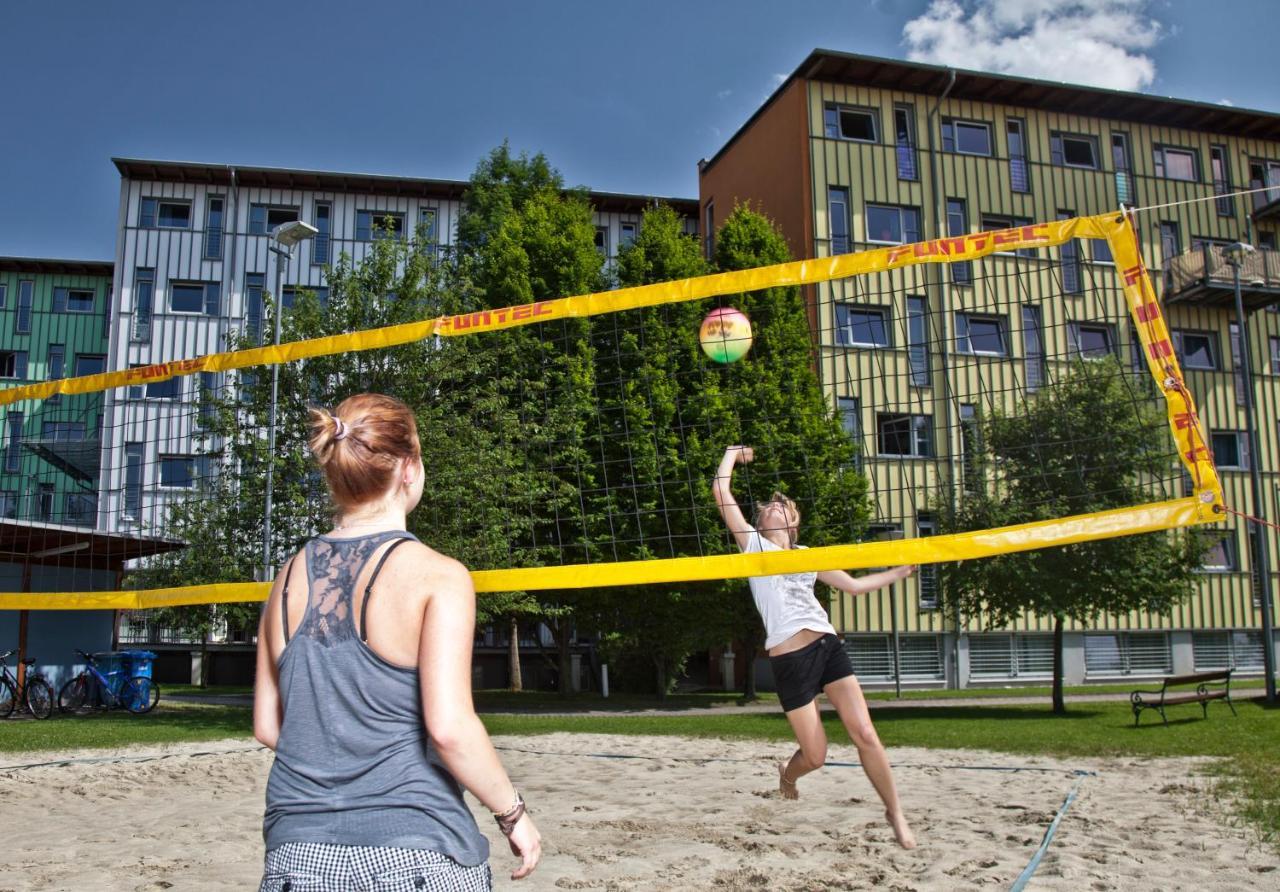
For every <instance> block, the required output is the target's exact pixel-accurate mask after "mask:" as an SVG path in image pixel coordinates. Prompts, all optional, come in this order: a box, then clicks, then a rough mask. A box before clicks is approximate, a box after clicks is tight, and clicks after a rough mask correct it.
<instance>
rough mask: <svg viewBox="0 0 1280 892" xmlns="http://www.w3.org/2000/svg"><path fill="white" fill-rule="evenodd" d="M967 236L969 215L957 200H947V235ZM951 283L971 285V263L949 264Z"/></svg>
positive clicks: (959, 200) (962, 204)
mask: <svg viewBox="0 0 1280 892" xmlns="http://www.w3.org/2000/svg"><path fill="white" fill-rule="evenodd" d="M968 234H969V215H968V213H967V212H966V211H965V206H964V202H963V201H962V200H961V199H959V198H948V199H947V235H950V236H958V235H968ZM951 281H952V282H954V283H955V284H957V285H972V284H973V263H972V262H971V261H968V260H960V261H957V262H955V263H953V264H951Z"/></svg>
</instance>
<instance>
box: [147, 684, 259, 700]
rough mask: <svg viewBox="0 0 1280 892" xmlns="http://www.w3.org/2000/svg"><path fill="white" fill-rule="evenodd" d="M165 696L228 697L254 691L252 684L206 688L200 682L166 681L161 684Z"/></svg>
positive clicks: (219, 685)
mask: <svg viewBox="0 0 1280 892" xmlns="http://www.w3.org/2000/svg"><path fill="white" fill-rule="evenodd" d="M160 692H161V694H162V695H163V696H168V695H170V694H177V695H179V696H200V697H228V696H237V695H244V694H252V693H253V685H251V684H211V685H209V686H208V687H206V688H202V687H200V685H198V684H173V683H172V682H168V681H166V682H164V683H162V684H161V685H160Z"/></svg>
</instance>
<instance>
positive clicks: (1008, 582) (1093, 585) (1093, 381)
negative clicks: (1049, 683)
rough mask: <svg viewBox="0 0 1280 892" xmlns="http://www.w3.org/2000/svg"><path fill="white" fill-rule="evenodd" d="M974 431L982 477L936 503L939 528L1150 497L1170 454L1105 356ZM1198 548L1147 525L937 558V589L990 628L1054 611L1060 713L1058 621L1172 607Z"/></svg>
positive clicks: (1186, 590)
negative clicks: (940, 562)
mask: <svg viewBox="0 0 1280 892" xmlns="http://www.w3.org/2000/svg"><path fill="white" fill-rule="evenodd" d="M976 439H977V442H976V443H972V447H973V449H974V461H975V462H976V467H978V468H981V469H983V471H984V472H985V476H986V478H987V479H985V480H984V481H983V483H982V485H980V486H979V487H978V488H977V490H976V491H975V492H972V493H967V494H966V495H965V496H964V498H963V499H962V500H961V501H960V503H959V505H958V506H956V507H955V508H954V509H953V508H952V507H951V506H949V505H941V506H939V515H940V520H941V523H940V526H941V528H942V530H943V531H944V532H962V531H967V530H978V529H987V528H990V527H998V526H1005V525H1008V524H1018V523H1028V522H1032V521H1037V520H1049V519H1054V518H1059V517H1065V516H1068V515H1072V514H1084V513H1089V512H1093V511H1105V510H1107V509H1111V508H1119V507H1127V506H1130V505H1135V504H1138V503H1140V502H1143V501H1146V500H1147V499H1146V494H1145V493H1144V491H1143V480H1144V479H1148V480H1149V479H1150V478H1151V477H1152V476H1155V475H1162V474H1167V469H1168V459H1169V455H1170V454H1171V452H1172V451H1173V450H1172V448H1171V447H1170V446H1168V443H1167V439H1168V433H1167V431H1166V430H1165V428H1164V424H1163V420H1162V419H1161V418H1160V417H1159V416H1158V413H1157V411H1156V407H1155V405H1154V404H1153V403H1152V402H1151V401H1150V400H1147V399H1144V398H1142V397H1139V396H1137V395H1135V393H1134V392H1133V391H1132V390H1131V384H1129V383H1127V382H1126V377H1125V373H1124V371H1123V369H1121V367H1120V365H1119V363H1117V362H1116V361H1115V360H1114V359H1110V358H1108V359H1104V360H1082V361H1080V362H1077V363H1076V364H1075V366H1074V367H1073V368H1072V369H1071V371H1070V373H1069V374H1068V375H1066V376H1064V378H1062V379H1061V380H1060V381H1059V382H1058V383H1057V384H1056V385H1055V386H1053V387H1051V388H1046V389H1045V390H1043V391H1041V392H1040V393H1039V394H1037V395H1036V396H1034V397H1031V398H1029V399H1027V400H1026V401H1025V402H1023V403H1022V404H1021V405H1019V406H1018V407H1017V409H1016V410H1015V411H1013V412H1010V413H1004V412H1001V411H999V410H996V411H993V412H991V413H990V414H989V415H988V416H987V417H986V418H984V419H982V422H981V426H980V434H979V436H978V437H977V438H976ZM1201 551H1202V549H1201V548H1200V547H1199V545H1198V544H1197V542H1196V539H1195V537H1194V536H1191V535H1171V534H1166V533H1149V534H1145V535H1139V536H1130V537H1125V538H1117V539H1103V540H1099V541H1094V542H1081V543H1077V544H1073V545H1064V546H1061V547H1057V548H1046V549H1038V550H1035V551H1024V552H1016V553H1012V554H1006V555H1000V556H999V557H994V558H985V559H982V560H975V561H964V562H961V563H959V564H948V565H944V566H943V567H942V570H941V573H940V583H941V586H940V588H941V595H942V599H943V602H944V605H945V606H948V607H950V608H951V609H952V610H958V611H959V612H960V613H961V615H967V616H973V617H981V618H982V620H983V622H984V623H985V625H986V626H988V627H994V628H999V627H1003V626H1007V625H1009V624H1010V623H1012V622H1014V621H1015V620H1017V619H1019V618H1020V617H1022V616H1024V615H1026V614H1036V615H1041V616H1052V617H1053V637H1054V642H1053V652H1054V656H1053V711H1054V712H1055V713H1062V712H1065V709H1066V707H1065V704H1064V701H1063V697H1062V638H1063V627H1064V624H1065V622H1066V621H1067V620H1073V621H1075V622H1078V623H1088V622H1091V621H1092V620H1094V619H1095V618H1096V617H1097V616H1098V615H1099V614H1101V613H1126V612H1129V611H1132V610H1142V611H1149V612H1153V613H1167V612H1168V611H1169V610H1170V609H1172V607H1173V606H1174V605H1175V604H1176V603H1177V602H1178V601H1180V600H1182V599H1183V598H1185V597H1187V596H1188V595H1189V594H1190V593H1191V591H1192V588H1193V582H1192V579H1193V577H1192V574H1193V573H1194V571H1195V569H1196V567H1197V566H1198V565H1199V563H1200V557H1201Z"/></svg>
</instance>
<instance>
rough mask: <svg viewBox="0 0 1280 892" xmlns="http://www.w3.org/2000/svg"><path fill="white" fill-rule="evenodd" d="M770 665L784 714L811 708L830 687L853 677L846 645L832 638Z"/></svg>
mask: <svg viewBox="0 0 1280 892" xmlns="http://www.w3.org/2000/svg"><path fill="white" fill-rule="evenodd" d="M769 665H770V666H771V667H773V683H774V686H775V687H776V688H777V689H778V700H780V701H781V702H782V711H783V712H790V711H791V710H793V709H799V708H800V707H801V706H807V705H808V704H810V703H812V702H813V698H814V697H816V696H818V694H819V693H821V691H822V689H823V688H825V687H826V686H827V685H829V684H831V683H832V682H833V681H839V680H840V679H842V678H848V677H849V676H850V675H852V674H853V665H852V664H851V663H850V662H849V655H848V654H847V653H845V651H844V644H842V643H841V641H840V639H839V638H837V637H836V636H835V635H831V634H827V635H823V636H822V637H821V638H819V639H818V640H817V641H814V642H812V643H811V644H807V645H805V646H804V647H802V648H800V649H799V650H793V651H791V653H786V654H781V655H779V656H776V657H769Z"/></svg>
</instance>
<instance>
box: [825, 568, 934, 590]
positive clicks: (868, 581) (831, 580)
mask: <svg viewBox="0 0 1280 892" xmlns="http://www.w3.org/2000/svg"><path fill="white" fill-rule="evenodd" d="M914 572H916V568H915V566H914V565H904V566H901V567H894V568H893V569H891V570H882V571H880V572H879V573H868V574H867V575H866V576H850V575H849V574H848V573H846V572H844V571H843V570H823V571H822V572H821V573H819V574H818V581H820V582H825V583H826V584H827V585H829V586H831V587H832V588H837V589H839V590H840V591H842V592H848V593H849V594H851V595H865V594H866V593H867V592H873V591H875V590H876V589H878V588H884V587H885V586H886V585H890V584H892V583H894V582H897V581H898V580H900V579H906V578H907V577H908V576H910V575H911V574H912V573H914Z"/></svg>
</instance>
